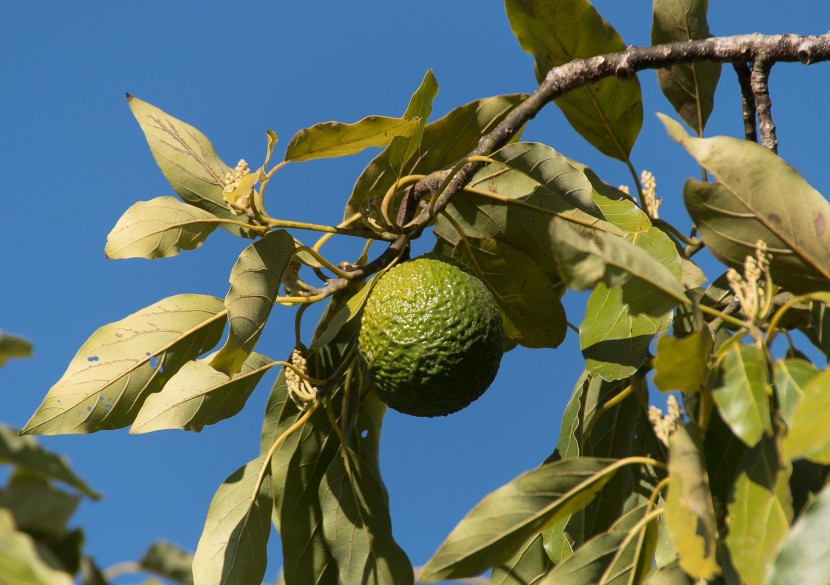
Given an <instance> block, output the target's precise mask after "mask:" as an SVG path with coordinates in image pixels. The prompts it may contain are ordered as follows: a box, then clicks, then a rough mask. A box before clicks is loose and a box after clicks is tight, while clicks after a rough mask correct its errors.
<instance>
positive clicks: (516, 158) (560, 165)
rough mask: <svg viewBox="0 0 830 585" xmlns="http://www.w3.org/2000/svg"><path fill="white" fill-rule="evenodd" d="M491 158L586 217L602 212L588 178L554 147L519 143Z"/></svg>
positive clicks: (492, 155) (501, 150)
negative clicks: (560, 199)
mask: <svg viewBox="0 0 830 585" xmlns="http://www.w3.org/2000/svg"><path fill="white" fill-rule="evenodd" d="M488 158H491V159H493V160H495V161H497V162H498V163H500V164H502V165H504V166H505V167H507V168H509V169H512V170H514V171H516V172H518V173H520V174H522V175H525V176H527V177H528V178H530V179H532V180H533V181H535V182H536V183H538V184H539V185H540V186H542V187H544V188H545V189H547V190H548V191H550V192H552V193H556V194H557V195H558V196H560V197H562V198H563V199H565V201H567V202H568V203H570V204H571V205H573V206H574V207H577V208H578V209H581V210H582V211H584V212H586V213H596V212H598V211H599V209H598V208H597V204H596V203H595V201H594V197H593V187H592V185H591V182H590V181H589V180H588V177H586V176H585V174H584V173H582V172H581V171H580V170H578V169H577V168H576V167H574V166H573V165H572V164H571V161H570V160H569V159H568V158H567V157H565V156H564V155H562V154H560V153H558V152H556V151H555V150H554V149H553V148H551V147H550V146H547V145H545V144H540V143H538V142H517V143H514V144H508V145H507V146H504V147H503V148H501V149H499V150H497V151H496V152H494V153H493V154H491V155H490V156H489V157H488Z"/></svg>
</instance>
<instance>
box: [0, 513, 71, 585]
mask: <svg viewBox="0 0 830 585" xmlns="http://www.w3.org/2000/svg"><path fill="white" fill-rule="evenodd" d="M0 582H2V583H3V585H72V584H73V579H72V575H70V574H69V573H67V572H65V571H64V570H63V568H62V567H61V566H60V565H59V564H58V562H57V560H56V559H55V558H54V556H53V555H51V554H50V553H49V552H48V551H47V550H46V549H44V548H43V547H40V546H38V545H37V544H36V542H35V541H34V540H33V539H32V537H31V536H29V535H28V534H26V533H25V532H19V531H18V530H17V529H16V527H15V524H14V519H13V518H12V515H11V512H10V511H8V510H4V509H0Z"/></svg>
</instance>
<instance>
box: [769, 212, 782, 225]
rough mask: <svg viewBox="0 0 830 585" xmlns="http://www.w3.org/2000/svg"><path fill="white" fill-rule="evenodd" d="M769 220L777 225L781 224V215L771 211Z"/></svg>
mask: <svg viewBox="0 0 830 585" xmlns="http://www.w3.org/2000/svg"><path fill="white" fill-rule="evenodd" d="M769 220H770V221H771V222H772V223H774V224H775V225H781V216H780V215H778V214H777V213H770V214H769Z"/></svg>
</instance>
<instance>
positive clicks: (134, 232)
mask: <svg viewBox="0 0 830 585" xmlns="http://www.w3.org/2000/svg"><path fill="white" fill-rule="evenodd" d="M218 224H219V222H218V220H217V218H216V216H214V215H212V214H210V213H208V212H207V211H204V210H203V209H199V208H198V207H194V206H193V205H189V204H187V203H182V202H181V201H179V200H178V199H175V198H173V197H156V198H155V199H151V200H150V201H139V202H138V203H135V204H133V205H132V206H131V207H130V208H129V209H128V210H127V211H126V212H124V215H122V216H121V219H119V220H118V222H117V223H116V224H115V227H114V228H112V231H111V232H110V233H109V235H108V236H107V245H106V247H105V248H104V254H105V255H106V257H107V258H112V259H118V258H149V259H153V258H170V257H171V256H177V255H178V254H179V252H180V251H181V250H195V249H196V248H198V247H199V246H201V245H202V244H203V243H204V241H205V240H206V239H207V237H208V236H209V235H210V234H211V233H212V232H213V230H214V229H216V226H217V225H218Z"/></svg>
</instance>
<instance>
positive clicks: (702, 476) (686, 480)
mask: <svg viewBox="0 0 830 585" xmlns="http://www.w3.org/2000/svg"><path fill="white" fill-rule="evenodd" d="M696 430H697V429H696V428H695V427H686V426H683V425H678V427H677V429H676V431H675V432H674V434H673V435H672V436H671V439H670V443H669V449H670V453H669V493H668V496H667V498H666V512H665V518H666V527H667V528H668V530H669V533H670V534H671V537H672V541H673V542H674V546H675V547H676V548H677V552H678V554H679V555H680V566H681V567H682V568H683V570H684V571H686V572H687V573H688V574H689V575H691V576H693V577H696V578H699V579H708V580H711V579H714V578H715V577H716V576H717V575H719V574H720V567H719V566H718V562H717V560H716V558H715V554H716V546H717V542H718V527H717V522H716V520H715V508H714V504H713V503H712V495H711V493H710V492H709V479H708V476H707V474H706V468H705V467H704V466H703V460H702V458H701V453H700V439H699V438H698V434H697V432H696Z"/></svg>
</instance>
